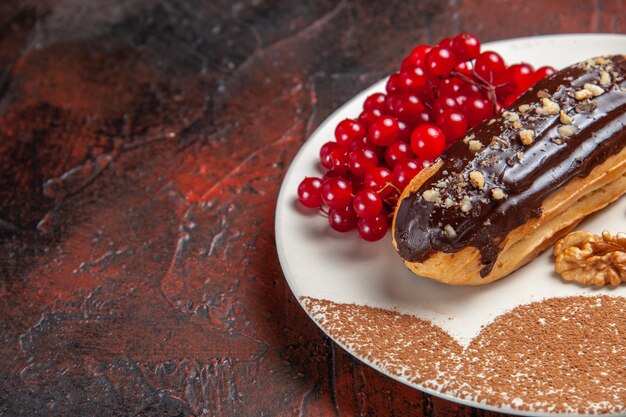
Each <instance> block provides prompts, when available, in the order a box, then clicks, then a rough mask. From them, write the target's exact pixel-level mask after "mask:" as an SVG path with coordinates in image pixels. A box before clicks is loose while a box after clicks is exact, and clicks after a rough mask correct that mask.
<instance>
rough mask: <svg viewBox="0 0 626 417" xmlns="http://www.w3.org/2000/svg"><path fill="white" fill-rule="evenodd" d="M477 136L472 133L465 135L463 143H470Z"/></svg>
mask: <svg viewBox="0 0 626 417" xmlns="http://www.w3.org/2000/svg"><path fill="white" fill-rule="evenodd" d="M475 137H476V136H474V135H473V134H472V135H469V136H465V137H464V138H463V143H464V144H466V145H467V144H468V143H469V142H470V141H471V140H473V139H474V138H475Z"/></svg>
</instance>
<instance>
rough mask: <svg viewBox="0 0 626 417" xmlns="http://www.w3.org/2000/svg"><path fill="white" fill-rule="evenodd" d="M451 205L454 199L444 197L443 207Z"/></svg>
mask: <svg viewBox="0 0 626 417" xmlns="http://www.w3.org/2000/svg"><path fill="white" fill-rule="evenodd" d="M453 205H454V201H452V199H451V198H450V197H448V198H446V199H445V200H444V201H443V206H444V207H445V208H450V207H452V206H453Z"/></svg>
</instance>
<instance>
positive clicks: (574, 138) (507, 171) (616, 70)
mask: <svg viewBox="0 0 626 417" xmlns="http://www.w3.org/2000/svg"><path fill="white" fill-rule="evenodd" d="M625 76H626V60H625V58H624V56H622V55H617V56H611V57H604V58H596V59H591V60H588V61H584V62H581V63H578V64H576V65H573V66H570V67H568V68H565V69H564V70H562V71H559V72H557V73H556V74H553V75H552V76H550V77H548V78H546V79H544V80H542V81H540V82H539V83H537V84H536V85H535V86H534V87H533V88H532V89H530V90H529V91H527V92H526V93H524V94H523V95H522V96H521V97H520V98H519V99H518V100H517V101H516V102H515V103H514V104H513V105H512V106H511V107H510V108H509V109H508V111H505V112H503V113H502V114H500V115H498V116H496V118H495V119H492V120H488V121H485V122H483V123H481V124H480V125H478V126H476V127H475V128H474V129H472V130H471V131H469V132H468V133H467V136H466V137H465V138H464V139H462V140H459V141H458V142H457V143H456V144H454V145H453V146H451V147H450V148H449V149H448V150H447V151H446V152H445V153H444V155H442V161H443V165H442V166H441V168H440V169H439V170H438V171H437V172H436V173H435V174H434V175H433V176H432V177H430V178H429V179H428V180H427V181H426V182H425V183H424V184H422V186H421V187H420V189H419V190H417V191H416V192H412V193H411V194H410V195H409V196H408V197H407V198H405V199H404V200H402V201H401V203H400V206H399V208H398V211H397V214H396V220H395V229H394V238H395V240H396V244H397V247H398V252H399V253H400V255H401V256H402V257H403V258H404V259H406V260H408V261H411V262H422V261H424V260H426V259H428V258H429V257H430V256H431V255H432V254H433V253H434V252H436V251H441V252H446V253H453V252H458V251H460V250H461V249H463V248H465V247H467V246H472V247H475V248H477V249H478V250H479V251H480V253H481V261H482V263H483V268H482V269H481V276H486V275H487V274H488V273H489V272H490V271H491V269H492V268H493V266H494V263H495V261H496V259H497V257H498V254H499V253H500V249H501V244H502V242H503V239H504V238H505V237H506V236H507V235H508V234H509V232H510V231H512V230H513V229H515V228H517V227H519V226H521V225H522V224H524V223H526V222H527V221H528V220H529V219H531V218H536V217H539V216H541V206H542V204H543V202H544V201H545V200H546V199H547V198H548V197H549V196H550V195H552V194H553V193H554V192H556V191H557V190H558V189H559V188H561V187H562V186H564V185H565V184H567V183H568V182H569V181H570V180H571V179H573V178H574V177H576V176H579V177H584V176H586V175H588V174H589V172H590V171H591V170H592V169H593V168H594V167H595V166H597V165H598V164H601V163H603V162H604V161H605V160H606V159H607V158H609V157H610V156H611V155H615V154H617V153H619V152H620V151H621V150H622V149H623V148H624V147H625V146H626V128H625V127H626V81H624V77H625ZM555 106H558V108H557V107H555ZM483 180H484V183H483Z"/></svg>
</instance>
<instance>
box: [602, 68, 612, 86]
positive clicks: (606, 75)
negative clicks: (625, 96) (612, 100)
mask: <svg viewBox="0 0 626 417" xmlns="http://www.w3.org/2000/svg"><path fill="white" fill-rule="evenodd" d="M609 84H611V76H610V75H609V73H608V72H606V71H602V72H601V73H600V85H603V86H605V87H606V86H607V85H609Z"/></svg>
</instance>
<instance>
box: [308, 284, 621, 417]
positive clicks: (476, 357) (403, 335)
mask: <svg viewBox="0 0 626 417" xmlns="http://www.w3.org/2000/svg"><path fill="white" fill-rule="evenodd" d="M300 301H301V303H302V305H303V306H304V307H305V309H306V310H307V312H308V313H309V314H310V315H311V317H312V318H313V319H314V320H315V321H316V322H317V323H318V324H319V325H320V326H321V327H322V329H323V330H324V331H325V332H326V333H328V334H329V335H330V336H331V337H332V338H333V339H334V340H335V341H336V342H338V343H339V344H340V345H342V346H343V347H344V348H346V349H347V350H348V351H350V352H352V353H353V354H354V355H356V356H357V357H358V358H359V359H361V360H364V361H365V362H367V363H370V364H371V365H373V366H375V367H377V368H380V369H381V370H382V371H384V372H386V373H388V374H390V375H393V376H396V377H399V378H401V379H402V380H405V381H409V382H410V383H411V384H413V385H414V386H416V387H417V388H425V389H429V390H433V391H435V392H439V393H442V394H447V395H450V396H452V397H454V398H457V399H465V400H473V401H478V402H482V403H484V404H487V405H490V406H493V407H512V408H514V409H517V410H520V411H530V412H554V413H576V414H590V413H596V414H604V413H621V412H624V411H626V378H624V370H626V348H625V347H624V345H625V344H624V341H625V340H624V335H626V322H624V321H623V320H621V317H623V315H624V312H625V310H626V302H625V301H626V298H623V297H613V296H606V295H602V296H594V297H585V296H576V297H566V298H550V299H546V300H544V301H540V302H534V303H531V304H526V305H522V306H519V307H517V308H515V309H513V310H511V311H509V312H507V313H505V314H503V315H501V316H499V317H497V318H496V319H495V320H494V321H493V322H491V323H490V324H488V325H486V326H485V327H484V328H483V329H482V330H481V332H480V333H479V334H478V335H477V336H476V337H475V338H474V339H473V340H472V341H471V342H470V344H469V345H468V346H467V347H466V348H464V347H463V346H461V344H459V342H457V341H456V340H455V339H454V338H453V337H452V336H451V335H450V334H448V333H447V332H446V331H445V330H443V329H442V328H441V327H439V326H436V325H434V324H432V323H431V322H429V321H427V320H424V319H420V318H418V317H415V316H411V315H406V314H400V313H397V312H394V311H391V310H385V309H380V308H375V307H369V306H362V305H356V304H342V303H335V302H333V301H329V300H321V299H315V298H310V297H302V298H301V299H300Z"/></svg>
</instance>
